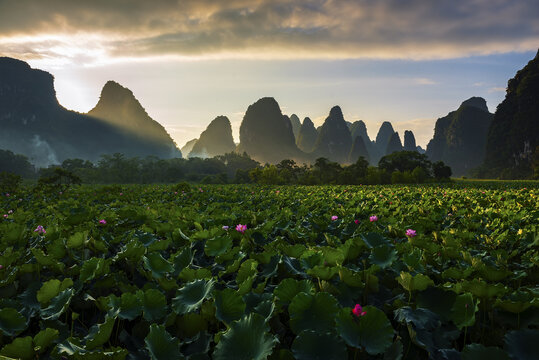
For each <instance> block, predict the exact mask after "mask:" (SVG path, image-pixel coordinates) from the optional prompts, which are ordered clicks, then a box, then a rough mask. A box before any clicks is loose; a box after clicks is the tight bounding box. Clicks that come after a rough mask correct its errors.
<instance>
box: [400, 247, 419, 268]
mask: <svg viewBox="0 0 539 360" xmlns="http://www.w3.org/2000/svg"><path fill="white" fill-rule="evenodd" d="M422 256H423V250H421V249H419V248H416V247H414V248H413V249H412V251H409V252H406V253H404V254H403V255H402V260H403V261H404V263H405V264H406V266H408V267H409V268H410V269H412V270H415V269H418V270H419V269H422V265H421V257H422Z"/></svg>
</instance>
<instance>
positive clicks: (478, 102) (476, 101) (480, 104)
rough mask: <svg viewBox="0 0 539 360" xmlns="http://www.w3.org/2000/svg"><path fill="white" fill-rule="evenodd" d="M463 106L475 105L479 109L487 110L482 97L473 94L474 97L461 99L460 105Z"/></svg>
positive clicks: (485, 102)
mask: <svg viewBox="0 0 539 360" xmlns="http://www.w3.org/2000/svg"><path fill="white" fill-rule="evenodd" d="M465 106H471V107H475V108H478V109H480V110H483V111H486V112H488V107H487V101H486V100H485V99H483V98H482V97H477V96H474V97H471V98H469V99H468V100H465V101H463V102H462V104H460V107H465Z"/></svg>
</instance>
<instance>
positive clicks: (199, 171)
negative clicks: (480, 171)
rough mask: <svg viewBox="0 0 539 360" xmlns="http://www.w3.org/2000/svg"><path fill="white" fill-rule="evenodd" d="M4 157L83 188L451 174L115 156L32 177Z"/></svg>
mask: <svg viewBox="0 0 539 360" xmlns="http://www.w3.org/2000/svg"><path fill="white" fill-rule="evenodd" d="M3 152H4V154H2V153H3ZM8 155H10V154H6V153H5V151H3V150H0V172H2V171H4V172H11V173H15V174H18V175H20V176H22V177H25V178H32V177H34V178H36V179H37V178H41V179H42V182H43V181H44V180H43V179H47V178H49V179H56V178H66V174H68V175H69V174H72V175H73V176H75V177H76V178H77V179H80V181H81V182H82V183H88V184H111V183H120V184H130V183H132V184H149V183H177V182H180V181H188V182H194V183H208V184H212V183H213V184H225V183H236V184H238V183H257V184H274V185H281V184H298V185H318V184H350V185H353V184H398V183H424V182H429V181H441V180H446V179H449V177H450V176H451V169H450V168H449V167H448V166H446V165H445V164H444V163H442V162H436V163H432V162H430V161H429V160H428V158H427V156H426V155H424V154H420V153H418V152H415V151H400V152H395V153H392V154H390V155H386V156H384V157H383V158H382V159H381V160H380V162H379V163H378V166H377V167H374V166H369V163H368V162H367V160H365V159H364V158H363V157H359V158H358V160H357V161H356V162H355V163H354V164H350V165H341V164H339V163H336V162H332V161H330V160H328V159H326V158H318V159H317V160H316V161H315V162H314V164H311V165H307V164H303V165H299V164H297V163H296V162H295V161H294V160H290V159H285V160H282V161H281V162H280V163H278V164H265V165H261V164H260V163H259V162H257V161H255V160H253V159H251V158H250V157H249V155H247V154H246V153H243V154H238V153H228V154H225V155H219V156H216V157H213V158H206V159H202V158H196V157H195V158H189V159H181V158H173V159H159V158H157V157H152V156H150V157H146V158H138V157H133V158H128V157H125V156H124V155H123V154H119V153H116V154H112V155H102V156H101V158H100V159H99V161H97V162H96V163H93V162H91V161H88V160H82V159H67V160H64V161H63V162H62V163H61V164H59V165H54V166H50V167H48V168H41V169H38V170H37V171H33V172H32V171H29V169H32V166H31V165H30V163H29V162H28V160H27V159H25V157H24V156H22V155H15V154H13V153H11V155H10V156H11V160H9V161H5V159H8V158H10V156H8ZM13 158H16V160H17V161H14V160H13ZM25 161H26V163H27V164H26V163H25ZM13 164H17V166H14V165H13ZM60 169H61V170H62V171H60ZM55 176H56V177H55Z"/></svg>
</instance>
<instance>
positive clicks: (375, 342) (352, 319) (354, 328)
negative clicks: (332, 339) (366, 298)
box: [336, 306, 394, 355]
mask: <svg viewBox="0 0 539 360" xmlns="http://www.w3.org/2000/svg"><path fill="white" fill-rule="evenodd" d="M363 311H365V312H366V314H365V315H364V316H361V317H356V316H355V315H353V314H352V309H351V308H343V309H341V310H340V311H339V313H338V315H337V317H336V323H337V332H338V334H339V335H340V336H341V337H342V338H343V339H344V341H345V342H346V343H347V344H348V345H349V346H352V347H355V348H364V349H365V350H366V351H367V352H368V353H369V354H371V355H377V354H381V353H383V352H384V351H386V350H387V349H388V348H389V347H390V346H391V344H392V343H393V333H394V331H393V328H392V327H391V323H390V322H389V319H388V318H387V316H386V314H384V312H383V311H382V310H380V309H378V308H376V307H374V306H365V307H364V308H363Z"/></svg>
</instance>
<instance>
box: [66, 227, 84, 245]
mask: <svg viewBox="0 0 539 360" xmlns="http://www.w3.org/2000/svg"><path fill="white" fill-rule="evenodd" d="M87 239H88V231H79V232H77V233H75V234H73V235H71V236H70V237H69V238H68V239H67V242H66V246H67V247H68V248H70V249H77V248H79V247H81V246H82V245H84V243H85V242H86V240H87Z"/></svg>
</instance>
